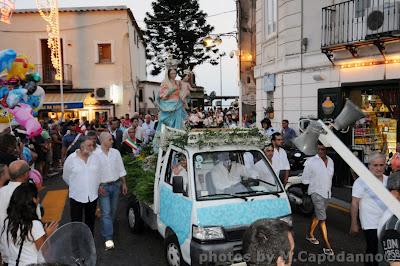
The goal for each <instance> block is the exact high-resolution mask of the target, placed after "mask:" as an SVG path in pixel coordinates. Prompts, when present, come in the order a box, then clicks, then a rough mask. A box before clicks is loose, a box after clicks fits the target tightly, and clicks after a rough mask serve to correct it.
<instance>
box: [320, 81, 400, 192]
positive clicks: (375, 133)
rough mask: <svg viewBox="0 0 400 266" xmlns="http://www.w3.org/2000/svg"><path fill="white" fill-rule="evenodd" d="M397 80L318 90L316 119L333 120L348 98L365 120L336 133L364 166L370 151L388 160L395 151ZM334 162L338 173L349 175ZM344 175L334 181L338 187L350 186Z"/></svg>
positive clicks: (398, 85)
mask: <svg viewBox="0 0 400 266" xmlns="http://www.w3.org/2000/svg"><path fill="white" fill-rule="evenodd" d="M399 91H400V80H398V79H396V80H380V81H370V82H357V83H343V84H342V87H339V88H326V89H319V90H318V117H319V118H320V119H324V120H328V119H333V118H335V117H337V115H338V114H339V113H340V111H341V110H342V109H343V106H344V103H345V99H346V98H349V99H350V100H351V101H352V102H353V103H355V104H356V105H357V106H359V107H360V109H361V110H363V112H364V113H365V114H366V117H365V118H363V119H361V120H359V121H357V122H356V123H355V125H354V126H352V127H351V128H349V130H348V132H347V133H342V132H337V135H338V137H339V138H340V139H341V140H342V141H343V142H344V143H345V144H346V145H347V146H348V147H349V148H351V150H352V151H353V153H354V154H355V155H356V156H358V158H359V159H360V160H361V161H362V162H364V163H367V162H368V157H369V154H371V153H372V152H373V151H380V152H383V153H385V154H386V155H387V157H389V154H390V153H394V152H395V151H396V144H397V142H399V140H400V138H399V132H398V130H397V129H398V128H399V115H400V108H399V106H400V102H399V101H400V98H399V96H400V92H399ZM327 97H330V99H331V100H332V102H333V103H334V105H335V109H334V112H333V113H332V114H330V115H326V114H324V113H323V110H322V108H321V107H322V103H323V102H324V101H325V100H326V99H327ZM337 161H338V163H339V165H340V168H341V169H336V170H339V171H340V172H341V173H349V171H350V170H349V168H348V166H347V165H346V164H345V163H344V162H341V159H340V158H337ZM349 176H350V178H348V177H347V175H346V174H344V175H343V176H342V177H336V178H337V180H334V181H335V182H337V183H338V184H345V185H351V184H352V182H353V181H352V178H351V175H349Z"/></svg>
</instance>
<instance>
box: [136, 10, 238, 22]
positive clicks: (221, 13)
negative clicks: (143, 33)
mask: <svg viewBox="0 0 400 266" xmlns="http://www.w3.org/2000/svg"><path fill="white" fill-rule="evenodd" d="M232 12H236V9H235V10H229V11H224V12H220V13H216V14H212V15H208V16H207V18H212V17H216V16H221V15H224V14H227V13H232ZM195 18H196V17H191V18H186V20H193V19H195ZM171 21H176V20H152V21H148V23H149V22H150V23H166V22H171ZM139 22H144V20H140V21H139Z"/></svg>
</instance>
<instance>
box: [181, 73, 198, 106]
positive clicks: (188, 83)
mask: <svg viewBox="0 0 400 266" xmlns="http://www.w3.org/2000/svg"><path fill="white" fill-rule="evenodd" d="M183 73H184V74H185V76H184V77H183V79H182V81H181V95H180V96H181V99H182V102H183V106H184V107H185V109H189V105H188V102H189V101H190V92H191V91H196V90H195V89H193V88H192V84H193V79H192V72H191V71H190V70H189V69H187V70H185V71H184V72H183Z"/></svg>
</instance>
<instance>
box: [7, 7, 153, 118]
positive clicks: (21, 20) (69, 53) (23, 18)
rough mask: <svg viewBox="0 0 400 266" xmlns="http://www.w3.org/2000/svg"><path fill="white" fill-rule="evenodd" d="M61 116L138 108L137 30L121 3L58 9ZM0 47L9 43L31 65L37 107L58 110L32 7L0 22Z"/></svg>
mask: <svg viewBox="0 0 400 266" xmlns="http://www.w3.org/2000/svg"><path fill="white" fill-rule="evenodd" d="M59 14H60V35H61V44H62V49H61V54H62V61H63V72H64V81H63V87H64V102H65V108H66V112H65V113H66V116H69V117H71V118H72V117H74V118H83V117H86V119H88V120H93V119H96V118H99V117H100V116H104V117H105V118H107V117H110V116H118V117H119V116H122V115H124V114H125V113H129V114H132V113H133V112H134V111H135V110H139V102H138V98H139V97H138V96H139V95H138V92H139V83H140V81H143V80H146V57H145V46H144V41H143V36H142V32H141V30H140V28H139V27H138V25H137V23H136V21H135V18H134V17H133V14H132V12H131V10H130V9H128V8H127V7H126V6H109V7H80V8H61V9H60V13H59ZM0 38H1V40H2V41H1V42H0V50H3V49H7V48H11V49H14V50H15V51H17V53H18V54H24V55H26V56H27V57H28V58H29V61H30V62H31V63H33V64H35V65H36V71H38V72H39V73H40V74H41V76H42V80H41V82H40V84H39V85H40V86H42V87H43V88H44V89H45V91H46V100H45V104H44V106H43V109H45V110H46V113H47V112H51V115H52V116H54V117H56V116H57V115H58V116H59V115H60V107H61V104H60V102H61V99H60V93H59V92H60V86H59V81H56V80H55V78H54V74H55V72H54V69H53V67H52V65H51V59H50V50H49V48H48V47H47V38H48V37H47V32H46V23H45V21H44V20H43V19H42V18H41V17H40V15H39V13H38V11H37V10H35V9H32V10H17V11H16V12H15V13H14V15H13V17H12V20H11V24H9V25H7V24H0Z"/></svg>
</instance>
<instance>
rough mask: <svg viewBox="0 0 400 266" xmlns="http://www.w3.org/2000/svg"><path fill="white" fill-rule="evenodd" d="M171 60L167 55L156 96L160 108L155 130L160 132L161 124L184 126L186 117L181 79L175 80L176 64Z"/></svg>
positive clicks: (179, 127)
mask: <svg viewBox="0 0 400 266" xmlns="http://www.w3.org/2000/svg"><path fill="white" fill-rule="evenodd" d="M171 62H172V63H171ZM173 62H174V61H173V59H171V57H169V59H168V60H167V63H166V66H167V70H166V72H165V78H164V81H163V82H162V83H161V87H160V93H159V96H158V97H157V104H158V107H159V109H160V111H159V116H158V117H159V118H158V119H159V120H158V121H159V122H158V126H157V132H160V130H161V126H162V125H163V124H165V125H166V126H169V127H172V128H178V129H181V128H183V127H184V123H185V120H186V118H187V113H186V111H185V108H184V102H183V101H182V98H181V94H182V92H181V90H182V88H181V86H182V84H181V81H179V80H176V65H174V64H173Z"/></svg>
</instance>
